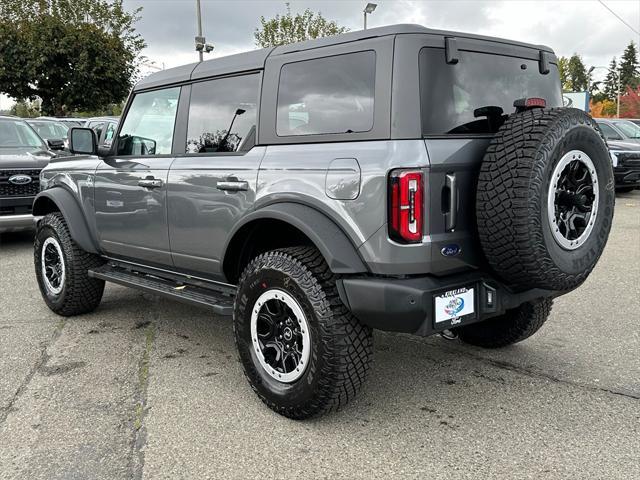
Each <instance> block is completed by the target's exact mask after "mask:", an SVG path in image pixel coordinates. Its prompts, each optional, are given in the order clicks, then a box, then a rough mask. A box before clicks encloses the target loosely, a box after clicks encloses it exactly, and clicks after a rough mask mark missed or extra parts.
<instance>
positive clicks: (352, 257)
mask: <svg viewBox="0 0 640 480" xmlns="http://www.w3.org/2000/svg"><path fill="white" fill-rule="evenodd" d="M260 219H273V220H280V221H283V222H286V223H288V224H290V225H291V226H293V227H295V228H297V229H298V230H300V231H301V232H302V233H304V234H305V235H306V236H307V237H309V239H310V240H311V241H312V242H313V244H314V245H315V246H316V247H317V248H318V250H320V253H321V254H322V256H323V257H324V259H325V261H326V262H327V265H328V266H329V269H330V270H331V271H332V272H333V273H366V272H367V271H368V270H367V267H366V266H365V264H364V262H363V261H362V259H361V258H360V255H359V254H358V252H357V250H356V248H355V247H354V246H353V243H352V242H351V241H350V240H349V238H348V237H347V235H346V234H345V233H344V232H343V231H342V230H341V229H340V227H338V225H336V223H335V222H334V221H333V220H331V219H330V218H329V217H327V216H326V215H325V214H324V213H322V212H320V211H318V210H316V209H314V208H312V207H309V206H306V205H302V204H299V203H293V202H282V203H274V204H271V205H268V206H265V207H263V208H260V209H259V210H256V211H254V212H252V213H250V214H248V215H247V216H246V217H244V218H243V219H242V220H241V221H240V222H239V223H238V224H237V225H236V226H235V227H234V228H233V230H232V231H231V233H230V235H229V240H228V241H227V244H226V245H225V247H224V250H223V254H222V259H223V264H224V261H225V260H226V256H227V252H228V249H229V246H230V245H231V244H232V242H234V240H235V237H236V233H238V231H239V230H240V229H242V227H244V226H246V225H248V224H249V223H251V222H253V221H255V220H260Z"/></svg>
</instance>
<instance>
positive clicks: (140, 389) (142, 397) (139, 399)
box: [131, 314, 159, 480]
mask: <svg viewBox="0 0 640 480" xmlns="http://www.w3.org/2000/svg"><path fill="white" fill-rule="evenodd" d="M154 316H155V317H159V314H156V315H154ZM154 320H157V318H155V319H154ZM136 328H138V327H136ZM155 334H156V327H155V325H154V323H153V322H146V323H145V325H144V339H145V343H144V350H143V352H142V357H141V358H140V362H139V365H138V382H137V385H136V389H135V392H134V400H135V412H134V417H133V439H132V444H131V458H132V462H131V465H132V468H131V478H133V479H135V480H138V479H141V478H142V474H143V470H144V447H145V445H146V443H147V429H146V427H145V424H144V419H145V417H146V415H147V411H148V409H147V387H148V386H149V365H150V358H151V350H152V349H153V341H154V339H155Z"/></svg>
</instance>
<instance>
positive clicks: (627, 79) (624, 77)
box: [620, 42, 640, 92]
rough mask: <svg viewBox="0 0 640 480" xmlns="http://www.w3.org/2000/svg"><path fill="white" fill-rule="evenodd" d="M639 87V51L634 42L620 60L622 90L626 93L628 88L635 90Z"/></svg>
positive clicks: (625, 50)
mask: <svg viewBox="0 0 640 480" xmlns="http://www.w3.org/2000/svg"><path fill="white" fill-rule="evenodd" d="M638 85H640V65H639V64H638V49H637V48H636V45H635V44H634V43H633V42H630V43H629V45H628V46H627V48H625V49H624V53H623V54H622V57H621V58H620V89H621V91H622V92H626V91H627V87H631V88H632V89H634V88H636V87H637V86H638Z"/></svg>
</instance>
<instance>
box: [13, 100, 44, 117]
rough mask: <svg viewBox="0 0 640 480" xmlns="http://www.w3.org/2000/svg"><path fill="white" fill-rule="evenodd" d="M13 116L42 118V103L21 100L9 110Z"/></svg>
mask: <svg viewBox="0 0 640 480" xmlns="http://www.w3.org/2000/svg"><path fill="white" fill-rule="evenodd" d="M9 113H10V114H11V115H15V116H17V117H22V118H35V117H39V116H40V102H39V101H37V100H36V101H33V102H30V101H28V100H27V101H25V100H20V101H18V102H16V103H14V104H13V106H12V107H11V109H10V110H9Z"/></svg>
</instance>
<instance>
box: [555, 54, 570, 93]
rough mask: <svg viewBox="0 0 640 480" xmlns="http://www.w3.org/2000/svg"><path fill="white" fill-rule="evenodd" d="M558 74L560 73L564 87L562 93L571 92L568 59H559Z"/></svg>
mask: <svg viewBox="0 0 640 480" xmlns="http://www.w3.org/2000/svg"><path fill="white" fill-rule="evenodd" d="M558 72H559V73H560V84H561V85H562V91H563V92H568V91H570V90H571V88H570V86H569V59H568V58H567V57H559V58H558Z"/></svg>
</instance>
